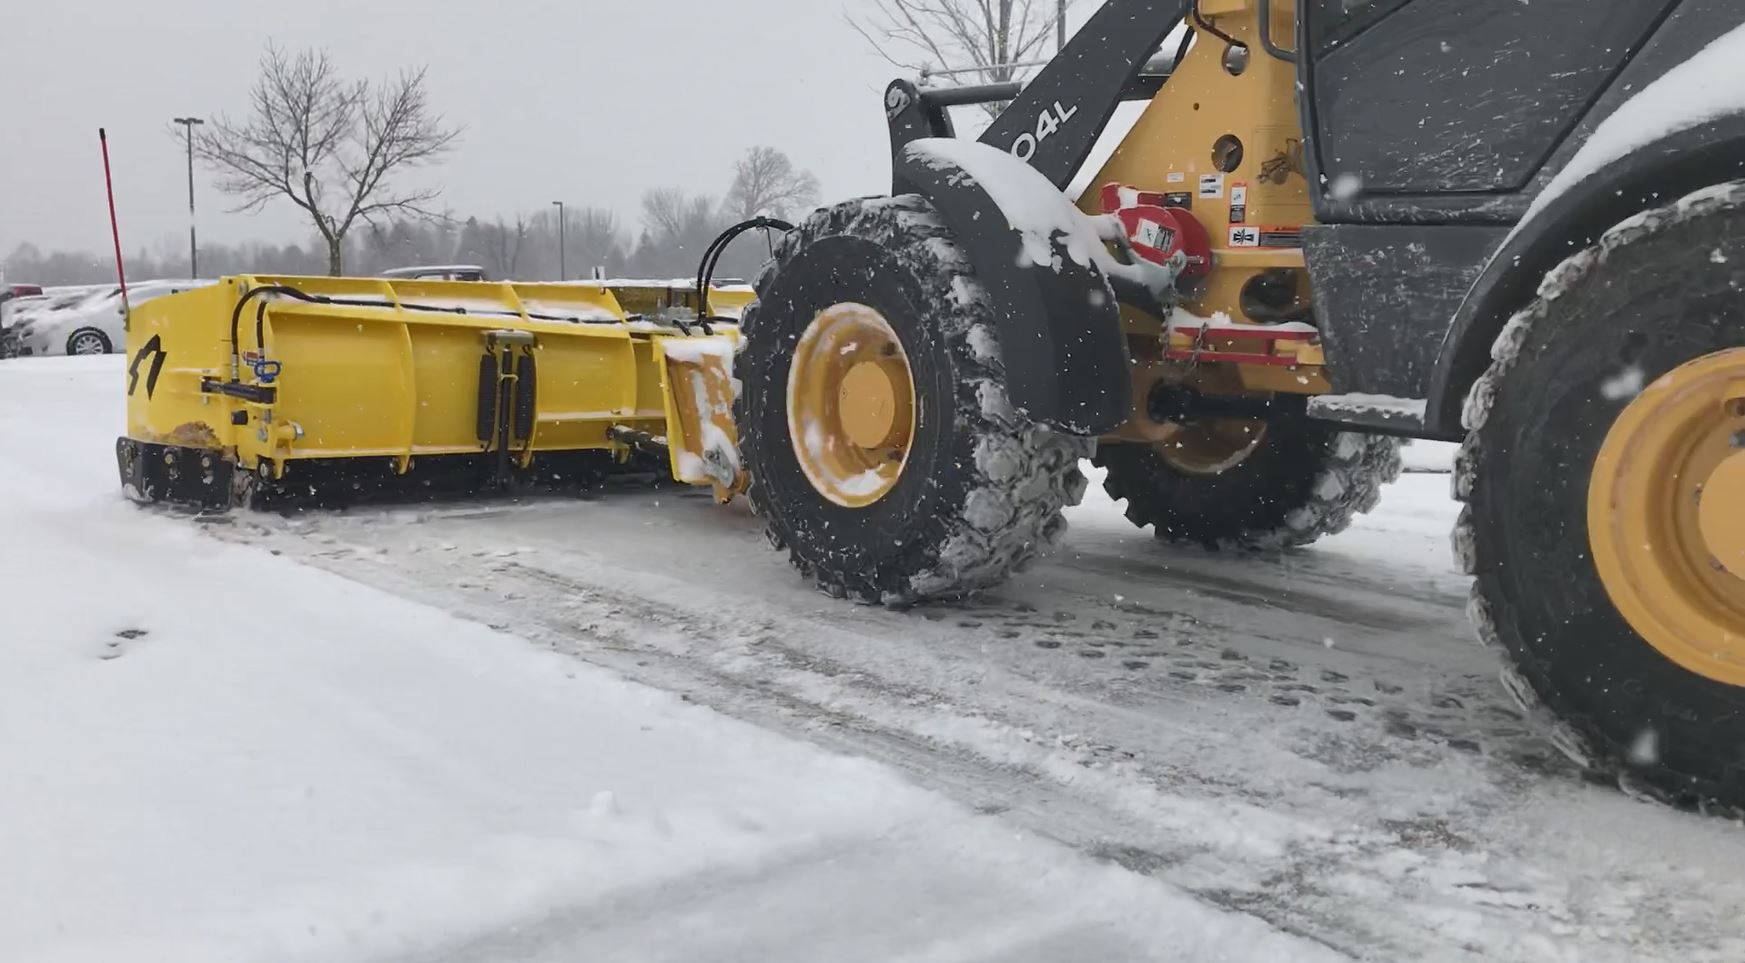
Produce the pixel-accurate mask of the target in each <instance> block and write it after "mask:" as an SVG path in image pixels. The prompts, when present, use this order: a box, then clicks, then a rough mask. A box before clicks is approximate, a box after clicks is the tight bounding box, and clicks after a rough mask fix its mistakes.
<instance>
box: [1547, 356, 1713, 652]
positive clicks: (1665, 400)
mask: <svg viewBox="0 0 1745 963" xmlns="http://www.w3.org/2000/svg"><path fill="white" fill-rule="evenodd" d="M1588 537H1589V542H1590V544H1591V547H1592V548H1593V555H1594V564H1595V567H1596V568H1598V569H1599V573H1600V579H1601V580H1602V581H1603V582H1604V583H1605V587H1606V593H1607V594H1608V595H1609V596H1610V597H1611V599H1612V603H1613V604H1614V605H1616V606H1617V607H1618V611H1619V613H1620V614H1622V615H1623V617H1624V619H1625V621H1627V622H1629V623H1630V627H1631V628H1633V629H1635V630H1636V632H1637V633H1638V634H1640V635H1641V636H1642V638H1643V639H1645V640H1646V641H1647V642H1648V644H1650V645H1652V646H1654V648H1655V649H1657V650H1659V651H1660V652H1661V654H1663V655H1665V656H1666V657H1667V658H1669V659H1671V660H1672V661H1674V662H1676V663H1678V664H1679V665H1681V666H1683V667H1684V668H1686V669H1689V670H1690V671H1692V672H1695V673H1697V674H1699V675H1702V676H1704V677H1706V678H1709V679H1713V680H1715V681H1717V682H1722V683H1726V684H1728V685H1736V686H1745V348H1734V349H1730V350H1726V351H1720V352H1716V353H1714V354H1710V355H1706V356H1704V357H1701V358H1698V359H1697V360H1695V361H1692V362H1690V363H1688V364H1685V365H1683V366H1681V367H1679V368H1676V369H1674V370H1673V371H1671V372H1669V373H1668V374H1667V375H1666V376H1665V377H1663V378H1661V379H1660V380H1659V381H1656V382H1655V383H1654V384H1653V385H1651V386H1649V388H1648V389H1647V390H1645V391H1643V392H1642V394H1641V395H1639V396H1637V398H1636V399H1635V400H1634V401H1632V402H1631V403H1630V405H1629V406H1628V407H1626V408H1625V409H1624V412H1623V414H1622V415H1620V416H1619V417H1618V420H1617V422H1616V423H1615V424H1613V425H1612V428H1611V431H1610V432H1609V433H1608V434H1607V435H1606V440H1605V443H1604V445H1602V446H1601V448H1600V453H1599V458H1598V459H1597V461H1596V462H1595V464H1594V474H1593V480H1592V483H1591V484H1590V486H1589V488H1588ZM1548 574H1555V573H1548Z"/></svg>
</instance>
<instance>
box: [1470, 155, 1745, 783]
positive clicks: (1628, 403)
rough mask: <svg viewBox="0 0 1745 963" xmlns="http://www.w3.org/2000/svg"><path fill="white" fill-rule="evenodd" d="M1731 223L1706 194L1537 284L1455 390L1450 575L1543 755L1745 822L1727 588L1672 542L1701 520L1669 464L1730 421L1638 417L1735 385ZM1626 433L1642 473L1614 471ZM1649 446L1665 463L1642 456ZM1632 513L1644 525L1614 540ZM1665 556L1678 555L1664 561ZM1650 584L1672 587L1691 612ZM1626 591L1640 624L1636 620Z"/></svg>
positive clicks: (1739, 689) (1741, 422) (1739, 332)
mask: <svg viewBox="0 0 1745 963" xmlns="http://www.w3.org/2000/svg"><path fill="white" fill-rule="evenodd" d="M1742 210H1745V182H1742V183H1739V184H1734V185H1727V186H1723V187H1721V188H1715V189H1711V190H1707V191H1704V192H1701V193H1699V194H1697V195H1693V196H1692V197H1689V198H1686V199H1685V200H1683V201H1680V202H1678V203H1676V204H1673V205H1670V206H1668V207H1664V208H1660V209H1658V210H1654V211H1650V212H1648V213H1647V214H1645V215H1643V216H1641V217H1638V218H1634V219H1632V220H1630V221H1627V222H1625V223H1624V224H1621V225H1619V226H1618V227H1616V228H1614V229H1612V230H1611V231H1610V232H1609V233H1607V234H1606V236H1605V237H1604V238H1603V239H1602V240H1601V241H1600V243H1599V244H1597V245H1596V246H1594V247H1593V248H1591V249H1589V250H1587V251H1585V252H1583V253H1581V254H1579V255H1577V256H1576V257H1574V258H1572V259H1570V260H1569V261H1568V262H1566V263H1565V264H1564V265H1563V266H1562V267H1560V268H1559V269H1558V270H1556V271H1554V272H1552V273H1551V275H1550V276H1548V277H1547V279H1546V280H1545V282H1544V284H1542V285H1541V287H1540V294H1539V298H1538V299H1537V300H1536V301H1535V302H1534V303H1533V304H1532V305H1531V306H1530V307H1529V308H1527V309H1526V310H1525V311H1523V312H1521V313H1520V314H1519V315H1517V316H1516V317H1515V318H1514V319H1513V320H1512V321H1511V322H1510V323H1509V325H1508V326H1507V328H1506V329H1505V330H1504V332H1503V334H1502V336H1501V337H1500V338H1499V339H1498V341H1497V343H1496V345H1495V347H1494V348H1493V350H1492V358H1493V361H1494V363H1493V364H1492V366H1491V368H1490V370H1489V371H1488V372H1487V373H1486V374H1485V375H1484V376H1483V377H1482V378H1480V379H1479V381H1478V382H1477V383H1476V384H1475V385H1474V386H1473V389H1472V392H1471V394H1470V396H1469V399H1468V401H1467V407H1466V412H1465V421H1466V425H1467V428H1468V429H1469V434H1468V437H1467V440H1466V444H1465V445H1464V446H1463V448H1462V450H1461V455H1460V459H1459V462H1458V464H1457V466H1456V472H1455V494H1456V496H1457V497H1459V498H1460V499H1461V500H1463V501H1465V502H1466V508H1465V510H1464V511H1463V512H1462V515H1461V519H1460V523H1459V527H1458V529H1457V530H1456V533H1455V550H1456V554H1457V556H1458V558H1459V560H1460V562H1461V563H1462V565H1463V567H1464V568H1465V570H1466V571H1467V572H1468V573H1469V574H1471V575H1473V576H1474V584H1473V596H1472V605H1471V611H1472V615H1473V620H1474V622H1475V623H1476V625H1477V628H1478V632H1479V636H1480V638H1481V640H1482V641H1484V642H1486V643H1487V644H1490V645H1492V646H1495V647H1496V648H1498V649H1500V650H1502V651H1503V652H1504V654H1505V655H1506V656H1507V657H1508V659H1509V662H1510V665H1509V667H1508V668H1507V669H1505V670H1504V683H1505V685H1506V686H1507V688H1508V689H1509V691H1510V692H1511V694H1513V695H1514V696H1515V697H1516V699H1517V700H1518V701H1520V702H1521V703H1522V705H1523V707H1524V708H1528V709H1534V708H1538V707H1541V706H1542V707H1543V708H1544V709H1546V710H1549V712H1550V714H1551V715H1552V716H1554V717H1555V723H1554V725H1555V728H1554V730H1553V740H1552V741H1553V743H1554V744H1555V745H1556V746H1557V747H1558V748H1559V749H1561V750H1562V751H1563V752H1564V753H1565V754H1566V755H1568V756H1569V757H1570V758H1571V759H1572V760H1574V761H1575V762H1577V763H1578V764H1580V765H1583V766H1585V767H1587V768H1588V769H1589V770H1591V771H1596V772H1600V773H1606V774H1613V775H1616V776H1618V777H1619V778H1620V780H1621V783H1622V784H1623V785H1624V786H1625V787H1626V788H1627V789H1639V790H1642V791H1645V792H1647V793H1649V794H1651V795H1653V796H1656V797H1658V798H1661V799H1664V800H1667V801H1671V802H1675V803H1681V804H1702V805H1706V804H1709V803H1711V802H1715V801H1719V802H1721V803H1724V804H1726V805H1727V806H1729V807H1732V808H1734V809H1735V810H1736V809H1737V808H1738V807H1740V806H1745V684H1742V682H1745V676H1741V675H1740V674H1739V671H1736V670H1735V669H1734V668H1733V666H1734V665H1735V664H1737V663H1739V662H1740V660H1741V659H1745V567H1741V566H1739V565H1738V563H1737V562H1734V566H1733V567H1734V571H1732V573H1731V574H1729V573H1728V571H1727V570H1726V569H1725V567H1724V566H1723V565H1722V562H1721V558H1722V557H1724V553H1722V552H1721V551H1720V550H1718V549H1714V550H1712V556H1713V557H1711V550H1709V549H1704V548H1703V547H1702V545H1701V542H1702V538H1703V536H1702V535H1701V534H1700V533H1698V534H1696V535H1695V536H1694V537H1693V532H1694V531H1695V530H1694V529H1692V528H1691V527H1690V524H1689V523H1688V521H1687V522H1681V521H1680V519H1681V518H1684V519H1688V518H1690V517H1693V516H1692V515H1690V514H1686V509H1687V506H1693V505H1695V504H1696V503H1699V502H1700V501H1701V500H1702V496H1703V494H1704V492H1703V490H1702V488H1703V485H1704V477H1705V473H1699V472H1693V471H1689V470H1687V469H1689V468H1690V466H1689V465H1684V464H1680V463H1679V461H1678V458H1679V457H1682V456H1679V455H1677V454H1676V453H1677V452H1680V451H1682V452H1686V453H1689V452H1698V451H1701V450H1703V449H1704V447H1705V446H1706V447H1707V449H1708V450H1710V451H1711V452H1715V451H1724V450H1725V449H1726V448H1727V447H1728V445H1729V438H1728V435H1729V434H1731V433H1732V432H1734V431H1738V432H1740V434H1738V435H1735V436H1733V438H1732V441H1733V442H1734V443H1735V446H1736V442H1737V439H1740V438H1745V403H1735V405H1734V408H1735V411H1734V412H1733V413H1728V412H1727V411H1726V407H1725V406H1723V405H1722V404H1714V405H1712V406H1709V405H1704V406H1700V409H1699V410H1706V409H1709V408H1711V407H1712V411H1709V412H1708V415H1706V416H1705V417H1711V418H1712V419H1713V421H1712V425H1711V428H1712V430H1711V432H1710V434H1712V435H1714V437H1711V438H1704V437H1701V435H1700V433H1692V432H1691V431H1689V430H1688V425H1687V423H1686V422H1682V421H1679V420H1676V419H1657V418H1655V417H1653V414H1654V412H1655V410H1656V409H1655V406H1656V405H1659V404H1661V403H1663V401H1664V400H1665V399H1667V398H1673V399H1677V398H1678V397H1680V396H1681V395H1686V394H1689V391H1690V386H1692V385H1698V386H1700V381H1697V382H1693V381H1687V380H1683V379H1689V378H1692V377H1693V376H1692V375H1691V374H1690V372H1692V371H1693V370H1702V369H1700V368H1698V369H1693V365H1692V362H1694V361H1696V360H1697V359H1708V360H1707V361H1706V362H1705V364H1709V365H1713V364H1716V363H1719V364H1720V365H1723V366H1725V365H1726V364H1728V363H1732V364H1734V365H1735V366H1736V367H1735V368H1734V369H1733V370H1734V371H1735V372H1736V373H1735V374H1733V375H1732V376H1731V377H1732V378H1733V379H1735V381H1736V382H1745V360H1733V361H1732V362H1729V360H1728V359H1730V358H1731V359H1739V358H1740V357H1741V355H1745V352H1741V351H1739V350H1738V349H1739V348H1740V346H1742V345H1745V316H1742V315H1741V314H1740V312H1739V307H1738V306H1739V298H1740V291H1741V290H1745V214H1742V213H1741V212H1742ZM1716 359H1719V360H1718V362H1717V360H1716ZM1642 405H1647V406H1649V407H1648V408H1647V409H1642V408H1639V407H1638V406H1642ZM1632 409H1636V411H1635V414H1632ZM1644 411H1646V412H1647V413H1648V415H1649V417H1646V418H1644V417H1642V415H1643V413H1644ZM1697 423H1698V422H1690V423H1689V424H1697ZM1632 425H1636V426H1637V431H1638V434H1636V435H1635V436H1634V437H1635V438H1636V439H1637V440H1638V448H1639V449H1641V450H1642V452H1641V455H1642V456H1641V457H1638V458H1635V459H1630V458H1625V459H1622V460H1620V459H1618V458H1616V457H1615V455H1616V454H1617V452H1618V447H1617V446H1618V442H1619V438H1620V436H1623V437H1625V438H1626V439H1628V438H1629V437H1630V436H1629V430H1630V429H1631V426H1632ZM1663 443H1670V447H1667V448H1664V449H1660V451H1661V452H1662V453H1672V454H1671V455H1669V456H1667V457H1665V458H1663V457H1661V456H1658V455H1649V454H1648V452H1647V449H1651V448H1653V447H1654V446H1658V445H1661V444H1663ZM1710 457H1711V461H1712V460H1714V459H1715V458H1718V457H1723V456H1720V455H1711V456H1710ZM1632 462H1634V464H1632ZM1735 467H1736V468H1737V467H1738V466H1737V465H1735ZM1712 477H1713V479H1719V478H1721V477H1722V475H1721V474H1719V473H1717V474H1715V475H1714V476H1712ZM1619 478H1625V479H1627V480H1628V482H1629V483H1628V484H1626V485H1623V486H1619V485H1618V484H1616V480H1617V479H1619ZM1710 487H1712V488H1719V482H1715V483H1713V484H1711V486H1710ZM1650 491H1652V492H1653V493H1654V494H1655V497H1654V498H1652V499H1649V498H1648V496H1647V494H1645V493H1648V492H1650ZM1708 494H1709V495H1711V496H1718V497H1723V498H1727V497H1731V498H1737V497H1738V493H1737V492H1736V491H1732V492H1728V491H1711V492H1709V493H1708ZM1734 504H1737V503H1736V502H1735V503H1734ZM1637 509H1642V511H1641V513H1640V517H1641V518H1642V519H1644V520H1646V521H1647V524H1645V525H1643V526H1641V527H1639V528H1637V529H1636V530H1634V531H1633V533H1632V534H1631V536H1630V537H1628V538H1626V539H1624V540H1622V541H1620V540H1618V539H1615V538H1613V537H1612V534H1611V533H1612V532H1613V530H1614V529H1615V528H1616V527H1617V525H1618V523H1619V522H1620V521H1622V520H1623V519H1625V518H1627V517H1635V516H1634V515H1632V513H1634V512H1636V510H1637ZM1736 524H1745V520H1736ZM1681 525H1682V528H1681ZM1656 526H1658V527H1656ZM1728 530H1729V531H1736V529H1728ZM1710 532H1711V533H1712V532H1713V529H1710ZM1724 537H1725V536H1724V535H1723V538H1724ZM1673 546H1682V547H1683V549H1684V550H1685V551H1687V552H1689V550H1691V549H1694V550H1695V551H1694V554H1689V555H1688V557H1683V558H1681V557H1677V556H1676V555H1675V554H1669V552H1670V549H1671V548H1672V547H1673ZM1644 560H1646V561H1647V562H1648V563H1650V564H1646V565H1644ZM1630 565H1636V566H1637V567H1636V568H1635V569H1633V572H1634V574H1629V572H1630V571H1632V570H1631V569H1630V568H1629V566H1630ZM1620 572H1625V573H1626V574H1625V575H1623V576H1620V575H1619V574H1618V573H1620ZM1662 578H1665V579H1669V580H1670V581H1666V582H1664V583H1661V582H1660V581H1659V580H1661V579H1662ZM1663 585H1664V586H1683V587H1685V588H1688V589H1689V590H1690V592H1691V593H1692V594H1691V595H1690V596H1689V599H1688V601H1694V602H1695V604H1694V605H1687V604H1686V601H1687V600H1686V599H1685V598H1683V597H1681V596H1680V595H1679V592H1678V591H1667V590H1664V589H1663V588H1662V586H1663ZM1644 589H1649V590H1650V591H1649V595H1648V597H1647V605H1646V606H1643V605H1638V604H1636V603H1637V602H1638V601H1640V600H1641V595H1642V590H1644ZM1668 605H1671V606H1673V607H1674V610H1675V611H1680V610H1682V611H1685V612H1686V613H1687V614H1692V615H1703V614H1704V613H1703V612H1702V611H1701V610H1702V609H1703V606H1704V605H1710V606H1712V608H1710V609H1709V610H1708V614H1707V615H1706V616H1705V617H1706V618H1707V619H1708V623H1707V624H1709V625H1710V626H1712V627H1713V635H1712V636H1708V637H1701V638H1699V637H1698V635H1699V634H1700V633H1680V632H1670V633H1668V632H1665V631H1662V626H1660V625H1659V624H1658V623H1657V621H1656V619H1655V618H1654V617H1653V611H1652V610H1654V609H1657V608H1658V609H1661V610H1663V611H1664V610H1665V607H1666V606H1668ZM1645 612H1647V614H1645ZM1688 624H1701V620H1698V622H1694V623H1687V625H1688ZM1729 633H1730V634H1731V638H1732V640H1733V642H1732V643H1731V644H1729V643H1728V642H1727V637H1728V635H1729ZM1698 643H1701V644H1700V645H1699V644H1698ZM1693 651H1694V652H1696V654H1695V655H1691V654H1690V653H1691V652H1693ZM1705 658H1718V661H1714V662H1711V663H1708V664H1707V666H1706V667H1705V664H1704V662H1703V660H1704V659H1705ZM1689 666H1695V667H1696V670H1695V671H1693V669H1692V668H1691V667H1689ZM1729 676H1731V677H1732V681H1731V682H1729V681H1728V678H1729Z"/></svg>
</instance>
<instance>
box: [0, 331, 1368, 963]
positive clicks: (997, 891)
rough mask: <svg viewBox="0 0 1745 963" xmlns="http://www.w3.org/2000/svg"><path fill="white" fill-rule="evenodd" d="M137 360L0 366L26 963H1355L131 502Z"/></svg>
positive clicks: (2, 576)
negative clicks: (127, 479) (128, 388)
mask: <svg viewBox="0 0 1745 963" xmlns="http://www.w3.org/2000/svg"><path fill="white" fill-rule="evenodd" d="M121 361H122V359H120V358H118V357H105V358H92V359H85V358H72V359H65V360H64V361H62V359H54V360H52V361H43V360H34V359H33V360H32V361H31V362H29V363H19V362H0V432H3V433H4V437H6V438H7V439H9V440H10V441H11V442H12V444H11V445H10V446H9V447H8V452H9V454H7V455H6V456H5V460H3V461H0V531H4V532H5V533H6V537H5V539H4V540H0V584H4V585H5V586H6V587H7V595H8V599H9V604H8V605H7V606H6V607H5V608H3V609H0V639H5V645H3V646H0V760H4V761H5V768H4V776H3V778H0V853H4V854H5V862H6V872H5V873H4V874H0V907H5V910H4V912H0V959H4V960H20V961H24V960H29V961H32V963H58V961H79V963H102V961H128V963H134V961H176V963H202V961H208V960H212V961H216V960H292V959H296V960H324V961H345V960H371V961H376V960H385V961H393V960H405V961H414V960H417V961H423V960H432V959H443V960H480V961H484V960H490V961H510V960H529V959H546V960H555V959H566V960H580V959H639V960H645V959H646V960H654V959H659V960H694V959H758V960H770V961H781V960H808V961H809V960H821V959H831V960H850V959H853V960H869V961H870V960H887V959H894V958H899V957H901V958H925V959H939V960H978V959H993V958H1000V959H1012V958H1025V959H1065V958H1084V959H1100V960H1120V959H1159V960H1182V961H1189V960H1214V959H1225V960H1258V959H1272V960H1282V959H1291V960H1331V959H1335V958H1337V957H1336V956H1335V954H1333V953H1331V952H1330V951H1327V950H1325V949H1323V948H1321V947H1319V946H1317V945H1314V944H1311V943H1309V942H1307V941H1303V940H1298V939H1296V938H1293V937H1289V936H1285V935H1283V934H1280V933H1278V932H1276V931H1274V930H1272V929H1270V928H1268V927H1266V926H1265V925H1264V924H1261V923H1260V922H1258V921H1256V920H1254V919H1252V918H1250V917H1245V916H1241V915H1236V914H1231V913H1226V912H1223V911H1220V910H1215V909H1212V908H1209V907H1207V906H1205V905H1203V904H1200V903H1197V902H1195V901H1193V900H1192V899H1189V898H1188V897H1186V896H1184V895H1182V894H1180V893H1179V892H1178V891H1176V890H1174V889H1171V888H1169V887H1167V886H1165V885H1163V884H1160V883H1157V882H1155V881H1152V880H1149V879H1145V878H1142V877H1139V876H1135V875H1133V874H1131V873H1128V872H1126V871H1123V870H1120V869H1118V868H1115V867H1113V866H1107V865H1098V864H1095V863H1092V862H1090V861H1088V860H1086V859H1084V858H1082V857H1080V856H1077V855H1075V854H1073V853H1072V852H1071V851H1069V850H1067V849H1065V848H1063V847H1061V846H1059V845H1057V844H1055V843H1052V842H1049V841H1046V840H1043V839H1039V838H1036V837H1034V836H1029V835H1026V834H1023V833H1020V832H1017V831H1016V830H1015V829H1014V828H1013V827H1012V826H1011V825H1009V824H1007V823H1004V822H1003V821H1001V820H999V819H996V818H991V817H978V816H975V815H972V814H971V813H969V812H968V811H966V810H964V809H961V808H959V807H958V806H956V805H954V804H951V803H948V802H946V801H944V800H942V799H940V798H939V797H937V796H934V795H933V794H931V793H928V792H925V791H923V790H920V789H917V788H915V787H913V786H911V785H909V784H907V783H906V782H904V781H903V780H901V779H899V778H897V777H896V776H895V775H893V774H892V773H890V772H888V771H886V770H884V769H882V768H880V767H878V766H874V765H872V764H870V763H865V762H861V761H857V760H852V759H847V758H842V757H838V756H833V755H830V754H827V753H825V752H822V751H820V750H818V749H816V748H813V747H811V746H808V745H805V744H801V743H798V742H794V741H790V740H788V739H785V738H781V737H778V736H775V735H773V734H771V733H768V732H765V731H763V730H759V729H755V728H753V727H750V726H748V725H745V724H741V723H737V722H733V721H731V720H728V719H725V718H723V717H721V716H719V715H717V714H715V713H713V712H712V711H709V710H706V709H703V708H701V707H698V706H694V705H688V704H686V703H683V702H681V701H680V700H679V699H677V698H675V697H673V696H670V695H668V694H665V693H661V692H658V691H655V690H651V689H645V688H642V687H639V686H635V685H631V684H629V683H627V682H624V681H622V680H621V679H619V678H617V677H616V676H613V675H611V674H609V673H607V672H605V671H603V670H601V669H598V668H595V667H592V666H590V665H587V664H586V663H583V662H580V661H577V660H576V659H573V658H570V657H566V656H562V655H558V654H556V653H552V652H549V651H545V650H543V649H540V648H537V647H535V646H533V645H530V644H528V643H527V642H525V641H523V640H520V639H517V638H515V637H513V636H510V635H507V634H503V633H500V632H496V631H492V630H490V629H487V628H485V627H484V626H481V625H476V624H473V623H468V622H464V621H461V620H459V619H457V618H455V617H453V616H451V615H448V614H446V613H444V612H441V611H438V610H435V609H431V608H426V607H423V606H420V605H418V604H415V603H412V602H408V601H404V600H401V599H398V598H395V597H392V596H388V595H385V594H383V593H380V592H378V591H376V590H373V589H367V588H364V587H362V586H360V585H357V584H355V583H352V582H349V581H346V580H343V579H341V578H339V577H337V576H333V575H330V574H326V573H323V572H320V571H317V570H315V569H312V568H306V567H302V566H300V565H298V564H296V563H295V562H293V561H291V560H290V559H288V558H285V557H275V556H274V555H271V554H268V553H267V552H266V551H264V550H262V549H258V548H254V547H250V546H247V545H238V544H232V543H230V542H227V541H220V540H218V539H214V538H211V537H208V535H206V534H205V533H204V532H203V530H202V526H200V525H198V524H196V523H194V522H193V520H191V519H190V518H188V517H186V516H180V515H176V514H173V513H168V512H157V511H148V510H140V509H137V508H135V507H133V506H132V505H129V504H126V503H125V502H123V501H122V499H121V497H120V495H119V493H118V492H116V491H115V468H114V464H113V447H112V443H113V438H114V436H115V435H116V434H117V433H118V432H119V431H120V430H121V428H122V421H123V417H122V415H123V412H122V402H121V390H120V386H121V384H122V383H123V379H124V374H123V370H122V365H121ZM42 410H53V411H55V412H56V413H57V417H56V418H54V419H42V418H40V417H36V416H35V415H34V414H33V413H36V412H40V411H42ZM45 455H47V456H50V457H44V456H45ZM222 524H223V525H224V526H225V529H224V530H225V531H228V532H231V533H233V534H235V535H237V537H238V538H242V537H245V536H246V534H247V533H248V532H250V531H253V530H255V529H254V528H253V526H255V525H256V524H257V523H256V522H254V521H252V520H251V517H249V516H246V515H245V516H237V517H233V518H231V519H229V520H228V521H226V522H223V523H222ZM523 555H525V553H523ZM530 614H535V613H530Z"/></svg>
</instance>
